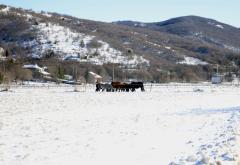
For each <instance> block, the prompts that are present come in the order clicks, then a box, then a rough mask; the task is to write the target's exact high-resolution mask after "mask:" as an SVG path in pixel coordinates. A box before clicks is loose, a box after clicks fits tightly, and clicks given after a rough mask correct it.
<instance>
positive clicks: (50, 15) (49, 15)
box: [42, 13, 52, 18]
mask: <svg viewBox="0 0 240 165" xmlns="http://www.w3.org/2000/svg"><path fill="white" fill-rule="evenodd" d="M42 15H44V16H46V17H49V18H50V17H52V14H49V13H42Z"/></svg>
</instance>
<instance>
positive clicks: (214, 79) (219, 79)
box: [211, 74, 223, 84]
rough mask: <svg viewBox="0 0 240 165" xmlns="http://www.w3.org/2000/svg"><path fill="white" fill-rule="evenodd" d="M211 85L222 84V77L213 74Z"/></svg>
mask: <svg viewBox="0 0 240 165" xmlns="http://www.w3.org/2000/svg"><path fill="white" fill-rule="evenodd" d="M211 82H212V84H221V83H222V82H223V76H222V75H219V74H214V75H213V76H212V79H211Z"/></svg>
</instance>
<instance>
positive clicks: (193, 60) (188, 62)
mask: <svg viewBox="0 0 240 165" xmlns="http://www.w3.org/2000/svg"><path fill="white" fill-rule="evenodd" d="M177 64H186V65H208V63H207V62H204V61H202V60H200V59H198V58H193V57H187V56H185V57H184V60H183V61H180V62H177Z"/></svg>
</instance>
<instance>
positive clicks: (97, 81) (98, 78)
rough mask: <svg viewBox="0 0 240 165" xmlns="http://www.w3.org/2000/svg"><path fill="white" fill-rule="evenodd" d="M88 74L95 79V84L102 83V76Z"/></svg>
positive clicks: (92, 73)
mask: <svg viewBox="0 0 240 165" xmlns="http://www.w3.org/2000/svg"><path fill="white" fill-rule="evenodd" d="M89 73H90V74H91V75H92V76H93V77H94V78H95V81H96V83H100V82H101V81H102V79H103V77H102V76H100V75H98V74H96V73H94V72H89Z"/></svg>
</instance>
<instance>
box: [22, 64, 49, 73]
mask: <svg viewBox="0 0 240 165" xmlns="http://www.w3.org/2000/svg"><path fill="white" fill-rule="evenodd" d="M22 68H24V69H33V70H37V71H38V72H39V73H41V74H43V75H50V73H48V72H46V71H45V69H46V67H43V68H41V67H39V66H38V65H37V64H35V65H32V64H28V65H23V67H22Z"/></svg>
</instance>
